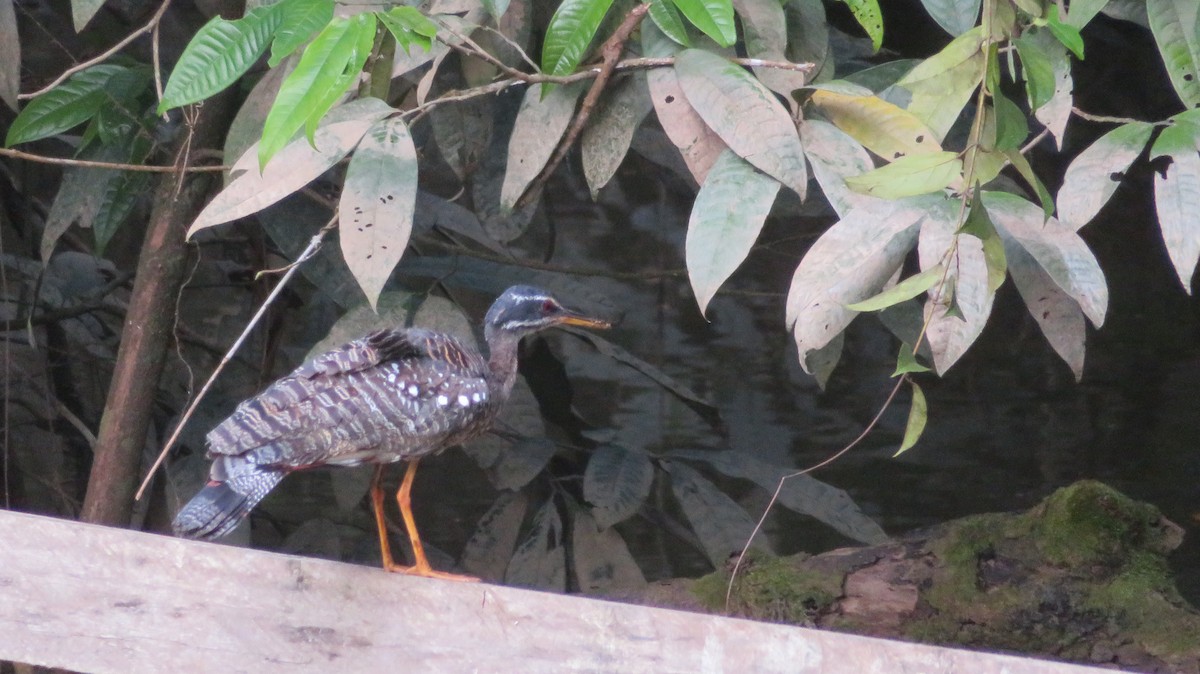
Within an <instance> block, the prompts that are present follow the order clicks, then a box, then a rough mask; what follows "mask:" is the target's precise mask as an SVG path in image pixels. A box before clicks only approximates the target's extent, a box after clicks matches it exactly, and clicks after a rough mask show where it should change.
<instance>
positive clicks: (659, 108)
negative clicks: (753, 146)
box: [642, 25, 725, 185]
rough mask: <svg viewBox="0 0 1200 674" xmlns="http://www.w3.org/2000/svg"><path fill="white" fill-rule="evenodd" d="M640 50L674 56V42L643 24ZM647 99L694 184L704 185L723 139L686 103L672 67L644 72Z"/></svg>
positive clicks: (719, 151)
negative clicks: (648, 97)
mask: <svg viewBox="0 0 1200 674" xmlns="http://www.w3.org/2000/svg"><path fill="white" fill-rule="evenodd" d="M642 51H643V52H645V54H646V55H647V56H650V57H668V56H675V54H676V53H677V50H676V48H675V44H674V43H672V42H671V41H670V40H668V39H666V37H665V36H664V35H663V34H662V33H661V32H659V31H658V30H656V29H655V28H654V27H653V26H645V25H643V26H642ZM646 85H647V86H648V87H649V89H650V101H651V103H653V104H654V113H655V116H657V117H658V123H659V124H660V125H662V128H663V132H664V133H666V134H667V137H668V138H670V139H671V143H672V144H674V145H675V147H676V148H678V149H679V154H680V156H682V157H683V161H684V163H685V164H687V167H688V171H689V172H690V173H691V174H692V178H694V179H695V180H696V184H697V185H703V184H704V179H705V177H706V176H708V171H709V169H711V168H712V165H713V164H714V163H715V162H716V161H717V157H718V156H720V154H721V152H722V151H723V150H724V149H725V142H724V141H722V140H721V138H720V137H719V136H718V135H717V134H716V133H715V132H714V131H713V130H712V129H710V128H708V125H707V124H705V123H704V120H703V119H701V117H700V114H699V113H697V112H696V109H695V108H694V107H692V104H691V103H689V102H688V99H687V96H685V95H684V93H683V88H682V87H681V86H680V85H679V76H678V75H677V74H676V73H675V70H674V69H673V68H652V69H651V70H650V72H648V73H646Z"/></svg>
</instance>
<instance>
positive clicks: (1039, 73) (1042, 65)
mask: <svg viewBox="0 0 1200 674" xmlns="http://www.w3.org/2000/svg"><path fill="white" fill-rule="evenodd" d="M1013 43H1014V44H1015V45H1016V47H1017V54H1019V55H1020V57H1021V67H1022V69H1023V71H1024V75H1025V91H1026V92H1027V93H1028V94H1029V107H1030V109H1032V110H1037V109H1038V108H1040V107H1042V106H1043V105H1045V104H1046V102H1047V101H1049V100H1050V98H1051V97H1052V96H1053V95H1054V65H1053V64H1052V63H1051V61H1050V57H1049V56H1047V55H1046V52H1044V51H1042V49H1041V47H1039V46H1038V45H1037V43H1036V42H1034V41H1033V40H1032V39H1031V38H1029V37H1028V36H1022V37H1019V38H1017V39H1015V40H1013Z"/></svg>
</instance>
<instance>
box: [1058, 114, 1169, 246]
mask: <svg viewBox="0 0 1200 674" xmlns="http://www.w3.org/2000/svg"><path fill="white" fill-rule="evenodd" d="M1153 131H1154V125H1152V124H1149V123H1147V122H1130V123H1128V124H1122V125H1121V126H1118V127H1117V128H1115V129H1113V130H1112V131H1109V132H1108V133H1106V134H1104V135H1103V136H1101V137H1100V138H1099V139H1098V140H1096V142H1094V143H1092V144H1091V145H1090V146H1089V147H1088V148H1087V149H1086V150H1084V151H1083V152H1080V153H1079V154H1078V155H1077V156H1076V157H1075V159H1074V160H1072V161H1071V165H1070V166H1068V167H1067V172H1066V175H1065V176H1063V184H1062V187H1061V188H1060V189H1059V190H1058V217H1059V219H1061V220H1062V221H1063V222H1064V223H1066V224H1067V225H1070V226H1071V227H1074V228H1075V229H1079V228H1081V227H1083V226H1084V225H1086V224H1087V223H1088V222H1090V221H1091V219H1092V218H1094V217H1095V216H1096V214H1097V213H1099V212H1100V209H1101V208H1102V207H1103V206H1104V204H1106V203H1107V202H1108V200H1109V198H1111V197H1112V195H1113V193H1114V192H1116V191H1117V186H1118V185H1120V184H1121V180H1122V179H1123V178H1124V177H1125V171H1126V170H1127V169H1128V168H1129V165H1130V164H1132V163H1133V160H1134V159H1137V157H1138V155H1140V154H1141V153H1142V148H1144V147H1145V146H1146V141H1148V140H1150V134H1151V133H1152V132H1153Z"/></svg>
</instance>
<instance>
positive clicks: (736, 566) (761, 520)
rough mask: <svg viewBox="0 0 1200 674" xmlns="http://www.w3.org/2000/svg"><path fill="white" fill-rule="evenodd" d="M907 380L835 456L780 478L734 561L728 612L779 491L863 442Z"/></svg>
mask: <svg viewBox="0 0 1200 674" xmlns="http://www.w3.org/2000/svg"><path fill="white" fill-rule="evenodd" d="M906 381H908V375H904V376H902V377H900V378H899V379H897V380H896V385H895V386H893V387H892V392H891V393H889V394H888V397H887V400H885V401H883V404H882V405H880V406H879V411H878V412H876V413H875V417H874V418H873V419H871V423H869V424H867V427H866V428H864V429H863V430H862V433H859V434H858V437H857V438H854V439H853V440H851V441H850V443H849V444H847V445H846V446H845V447H843V448H841V449H839V450H838V451H837V452H836V453H834V454H833V456H830V457H829V458H827V459H825V460H824V461H821V462H820V463H817V464H814V465H812V466H809V467H808V468H805V469H804V470H800V471H796V472H795V473H789V474H788V475H784V476H783V477H781V478H779V484H778V485H776V487H775V493H774V494H772V495H771V500H770V501H768V502H767V507H766V508H765V509H764V510H763V514H762V517H760V518H758V523H757V524H755V525H754V530H753V531H751V532H750V539H749V540H748V541H746V545H745V546H744V547H743V548H742V552H741V554H739V555H738V558H737V561H736V562H734V564H733V570H732V571H730V572H729V586H728V587H727V588H726V589H725V611H726V612H728V611H729V599H730V597H731V596H732V595H733V583H734V581H735V580H736V579H737V573H738V569H740V568H741V566H742V560H743V559H745V558H746V552H747V551H748V550H749V549H750V544H751V543H753V542H754V537H755V536H757V535H758V532H759V531H760V530H761V529H762V526H763V523H764V522H766V521H767V515H769V514H770V513H771V507H772V506H774V505H775V502H776V501H778V500H779V493H780V492H782V491H783V484H784V483H785V482H787V481H788V480H790V479H792V478H793V477H800V476H801V475H806V474H808V473H811V472H813V471H814V470H817V469H818V468H823V467H825V466H828V465H829V464H831V463H833V462H834V461H837V460H838V459H839V458H841V457H842V455H843V454H845V453H846V452H848V451H850V450H851V449H854V447H855V446H857V445H858V443H860V442H862V441H863V439H864V438H866V437H867V434H869V433H870V432H871V431H873V430H874V429H875V426H877V425H879V420H880V419H881V418H883V413H884V412H886V411H887V410H888V408H889V407H891V406H892V400H893V399H894V398H895V397H896V394H897V393H899V392H900V387H901V386H903V385H904V382H906Z"/></svg>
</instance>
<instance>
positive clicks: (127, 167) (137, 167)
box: [0, 147, 233, 173]
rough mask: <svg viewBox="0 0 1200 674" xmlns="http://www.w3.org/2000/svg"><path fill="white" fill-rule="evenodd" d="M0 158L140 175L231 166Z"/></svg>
mask: <svg viewBox="0 0 1200 674" xmlns="http://www.w3.org/2000/svg"><path fill="white" fill-rule="evenodd" d="M0 157H12V158H14V159H24V160H26V161H32V162H37V163H39V164H57V165H59V166H82V167H85V168H101V169H116V170H120V171H140V172H142V173H219V172H221V171H228V170H229V169H231V168H233V167H231V166H147V165H145V164H119V163H116V162H108V161H92V160H89V159H67V158H65V157H46V156H44V155H40V154H33V153H32V152H22V151H21V150H13V149H11V148H4V147H0Z"/></svg>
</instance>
